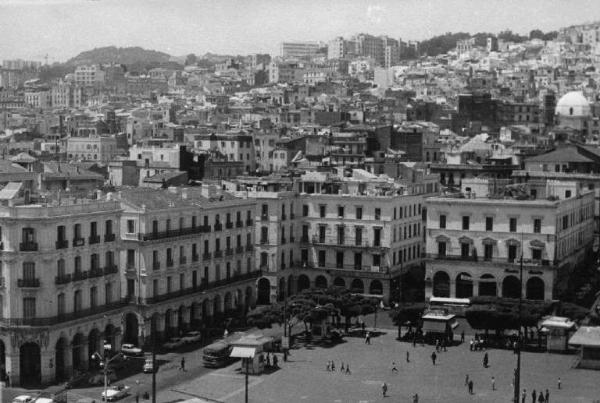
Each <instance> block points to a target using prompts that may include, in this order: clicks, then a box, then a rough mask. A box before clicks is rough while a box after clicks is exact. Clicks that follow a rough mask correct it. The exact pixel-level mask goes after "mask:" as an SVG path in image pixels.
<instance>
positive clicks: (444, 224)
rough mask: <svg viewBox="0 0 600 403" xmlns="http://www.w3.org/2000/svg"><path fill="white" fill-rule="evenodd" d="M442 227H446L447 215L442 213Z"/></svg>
mask: <svg viewBox="0 0 600 403" xmlns="http://www.w3.org/2000/svg"><path fill="white" fill-rule="evenodd" d="M440 228H446V216H445V215H444V214H440Z"/></svg>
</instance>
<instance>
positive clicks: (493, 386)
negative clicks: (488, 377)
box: [492, 376, 496, 390]
mask: <svg viewBox="0 0 600 403" xmlns="http://www.w3.org/2000/svg"><path fill="white" fill-rule="evenodd" d="M492 390H496V378H494V377H493V376H492Z"/></svg>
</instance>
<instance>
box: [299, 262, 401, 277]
mask: <svg viewBox="0 0 600 403" xmlns="http://www.w3.org/2000/svg"><path fill="white" fill-rule="evenodd" d="M292 267H296V268H299V269H300V268H301V269H308V270H316V271H326V272H329V273H330V274H332V275H334V274H339V275H343V274H344V273H346V274H348V272H351V273H352V276H356V277H362V278H380V279H385V278H389V276H391V275H392V273H393V272H395V271H396V270H397V271H398V272H399V271H400V269H399V268H398V269H392V268H390V267H388V266H364V265H361V264H344V265H341V266H338V265H335V266H328V265H322V266H321V265H316V266H315V265H313V264H311V263H308V262H302V261H297V262H294V265H293V266H292Z"/></svg>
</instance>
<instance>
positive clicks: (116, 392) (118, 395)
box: [100, 384, 129, 402]
mask: <svg viewBox="0 0 600 403" xmlns="http://www.w3.org/2000/svg"><path fill="white" fill-rule="evenodd" d="M105 393H106V394H105ZM128 394H129V386H125V385H123V384H121V385H117V386H115V387H111V388H108V389H106V392H102V393H101V394H100V396H101V398H102V400H104V401H108V402H114V401H115V400H118V399H122V398H124V397H125V396H127V395H128Z"/></svg>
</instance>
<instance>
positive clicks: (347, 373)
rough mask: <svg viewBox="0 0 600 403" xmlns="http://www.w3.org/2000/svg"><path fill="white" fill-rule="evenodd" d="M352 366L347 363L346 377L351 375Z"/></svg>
mask: <svg viewBox="0 0 600 403" xmlns="http://www.w3.org/2000/svg"><path fill="white" fill-rule="evenodd" d="M350 374H351V372H350V364H348V363H346V375H350Z"/></svg>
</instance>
